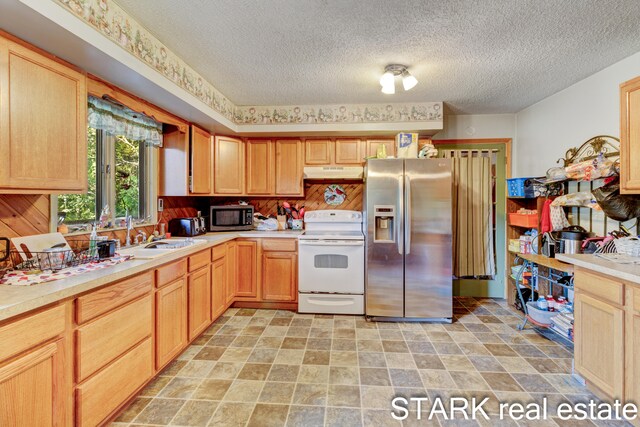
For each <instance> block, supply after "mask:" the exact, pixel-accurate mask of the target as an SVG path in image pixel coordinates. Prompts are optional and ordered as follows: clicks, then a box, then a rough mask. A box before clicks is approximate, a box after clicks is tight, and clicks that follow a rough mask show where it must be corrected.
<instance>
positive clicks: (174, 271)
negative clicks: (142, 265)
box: [156, 258, 187, 287]
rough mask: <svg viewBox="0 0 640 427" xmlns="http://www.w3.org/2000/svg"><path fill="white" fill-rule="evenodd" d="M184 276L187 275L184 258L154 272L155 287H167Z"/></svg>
mask: <svg viewBox="0 0 640 427" xmlns="http://www.w3.org/2000/svg"><path fill="white" fill-rule="evenodd" d="M185 274H187V259H186V258H183V259H181V260H178V261H175V262H172V263H171V264H167V265H163V266H162V267H160V268H158V269H157V270H156V286H157V287H161V286H164V285H168V284H169V283H171V282H173V281H174V280H176V279H179V278H181V277H182V276H184V275H185Z"/></svg>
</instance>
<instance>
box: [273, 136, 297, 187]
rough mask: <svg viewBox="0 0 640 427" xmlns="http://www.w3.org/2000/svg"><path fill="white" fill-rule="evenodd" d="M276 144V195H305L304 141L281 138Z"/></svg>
mask: <svg viewBox="0 0 640 427" xmlns="http://www.w3.org/2000/svg"><path fill="white" fill-rule="evenodd" d="M275 145H276V147H275V148H276V195H279V196H302V195H304V186H303V183H302V179H303V173H304V164H303V160H302V159H303V154H302V141H300V140H299V139H279V140H277V141H276V142H275Z"/></svg>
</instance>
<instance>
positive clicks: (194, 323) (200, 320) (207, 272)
mask: <svg viewBox="0 0 640 427" xmlns="http://www.w3.org/2000/svg"><path fill="white" fill-rule="evenodd" d="M207 256H208V254H207ZM187 286H188V288H189V292H188V293H189V341H192V340H193V339H195V338H196V337H197V336H198V335H200V333H202V332H203V331H204V330H205V329H207V327H209V324H211V315H212V313H211V269H210V267H209V265H207V266H205V267H201V268H200V269H199V270H196V271H195V272H193V273H191V274H189V278H188V279H187Z"/></svg>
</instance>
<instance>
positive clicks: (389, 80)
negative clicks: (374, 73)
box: [380, 64, 418, 95]
mask: <svg viewBox="0 0 640 427" xmlns="http://www.w3.org/2000/svg"><path fill="white" fill-rule="evenodd" d="M397 76H402V87H403V88H404V90H410V89H412V88H413V87H414V86H415V85H417V84H418V79H416V78H415V77H413V76H412V75H411V73H409V71H408V70H407V66H406V65H401V64H389V65H387V66H386V67H385V68H384V74H383V75H382V77H380V86H382V93H386V94H389V95H392V94H394V93H396V82H395V78H396V77H397Z"/></svg>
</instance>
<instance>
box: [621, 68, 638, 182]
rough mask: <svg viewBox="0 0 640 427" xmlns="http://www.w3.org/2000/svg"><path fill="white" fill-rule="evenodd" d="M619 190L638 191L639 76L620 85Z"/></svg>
mask: <svg viewBox="0 0 640 427" xmlns="http://www.w3.org/2000/svg"><path fill="white" fill-rule="evenodd" d="M620 192H621V193H627V194H638V193H640V77H637V78H635V79H633V80H630V81H628V82H626V83H623V84H622V85H621V86H620Z"/></svg>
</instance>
